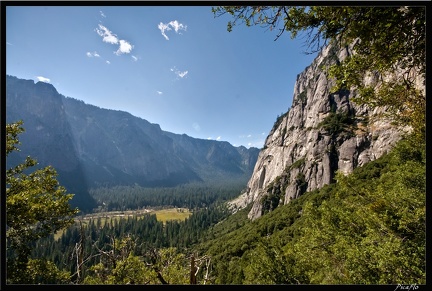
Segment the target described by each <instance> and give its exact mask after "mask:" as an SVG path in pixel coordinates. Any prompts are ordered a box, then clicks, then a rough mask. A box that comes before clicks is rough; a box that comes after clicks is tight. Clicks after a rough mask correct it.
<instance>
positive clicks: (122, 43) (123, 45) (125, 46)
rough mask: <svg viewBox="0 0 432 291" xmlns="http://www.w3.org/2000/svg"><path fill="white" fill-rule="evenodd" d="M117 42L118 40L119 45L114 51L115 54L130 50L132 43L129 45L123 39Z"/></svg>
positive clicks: (126, 52)
mask: <svg viewBox="0 0 432 291" xmlns="http://www.w3.org/2000/svg"><path fill="white" fill-rule="evenodd" d="M119 42H120V47H119V49H118V50H117V51H116V52H115V54H116V55H121V54H128V53H130V52H131V51H132V49H133V45H131V44H130V43H128V42H127V41H125V40H123V39H121V40H120V41H119Z"/></svg>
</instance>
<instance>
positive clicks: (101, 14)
mask: <svg viewBox="0 0 432 291" xmlns="http://www.w3.org/2000/svg"><path fill="white" fill-rule="evenodd" d="M99 13H100V16H102V17H103V18H106V16H105V14H104V13H103V12H102V10H100V11H99Z"/></svg>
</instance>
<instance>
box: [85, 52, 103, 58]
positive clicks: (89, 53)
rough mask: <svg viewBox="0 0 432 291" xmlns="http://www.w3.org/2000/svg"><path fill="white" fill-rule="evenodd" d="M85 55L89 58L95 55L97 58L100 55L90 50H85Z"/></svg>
mask: <svg viewBox="0 0 432 291" xmlns="http://www.w3.org/2000/svg"><path fill="white" fill-rule="evenodd" d="M86 55H87V56H88V57H89V58H91V57H97V58H99V57H100V55H99V54H98V53H97V52H92V53H91V52H87V53H86Z"/></svg>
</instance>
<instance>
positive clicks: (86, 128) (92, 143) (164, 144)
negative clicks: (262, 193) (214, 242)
mask: <svg viewBox="0 0 432 291" xmlns="http://www.w3.org/2000/svg"><path fill="white" fill-rule="evenodd" d="M20 119H21V120H23V121H24V124H23V127H24V128H25V132H24V133H22V134H21V136H20V141H21V143H22V145H21V146H20V149H21V151H20V152H18V153H13V154H11V156H10V157H9V156H8V159H7V166H8V167H10V166H11V165H13V164H17V163H20V162H22V161H23V160H24V159H25V156H27V155H30V156H31V157H33V158H35V159H37V161H38V162H39V166H40V167H42V166H46V165H48V164H50V165H52V166H53V167H54V168H55V169H56V170H57V172H58V173H59V181H60V182H61V183H64V184H66V185H65V186H66V188H67V189H68V190H69V192H79V193H75V194H76V195H75V196H79V197H81V198H83V197H87V198H85V199H84V200H88V201H90V200H91V199H90V198H89V197H88V196H89V195H87V194H86V193H84V192H85V191H83V189H87V190H88V189H90V188H92V187H100V186H117V185H134V184H138V185H140V186H143V187H159V186H163V187H174V186H176V185H180V184H185V183H189V182H203V183H207V182H211V181H221V183H222V182H223V181H224V180H235V181H239V182H242V183H244V184H245V185H246V183H247V180H248V178H249V177H250V175H251V173H252V170H253V166H254V165H255V162H256V159H257V156H258V152H259V149H257V148H254V147H252V148H249V149H246V148H245V147H243V146H240V147H234V146H232V145H231V144H230V143H228V142H223V141H213V140H203V139H197V138H193V137H190V136H188V135H186V134H176V133H171V132H167V131H164V130H162V129H161V127H160V125H159V124H155V123H150V122H149V121H147V120H145V119H143V118H140V117H136V116H133V115H132V114H130V113H128V112H125V111H120V110H112V109H104V108H99V107H98V106H95V105H91V104H86V103H85V102H84V101H81V100H78V99H75V98H72V97H65V96H63V95H61V94H60V93H58V92H57V90H56V89H55V87H54V86H53V85H52V84H49V83H44V82H37V83H34V82H33V81H32V80H25V79H20V78H18V77H15V76H9V75H7V78H6V122H8V123H11V122H15V121H18V120H20ZM79 185H80V186H79ZM88 203H89V204H93V203H91V202H88ZM81 204H82V203H81ZM84 204H85V203H84ZM81 206H83V205H81ZM84 206H85V205H84ZM93 206H94V205H93Z"/></svg>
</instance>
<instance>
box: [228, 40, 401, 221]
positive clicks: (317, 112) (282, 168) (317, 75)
mask: <svg viewBox="0 0 432 291" xmlns="http://www.w3.org/2000/svg"><path fill="white" fill-rule="evenodd" d="M349 54H351V48H344V49H341V50H336V49H334V48H332V47H330V46H329V47H326V48H325V49H324V50H323V51H322V52H321V53H320V54H319V55H318V56H317V58H316V59H315V60H314V61H313V62H312V64H311V65H310V66H309V67H307V68H306V69H305V70H304V71H303V72H302V73H301V74H299V75H298V76H297V81H296V84H295V88H294V97H293V104H292V106H291V108H290V110H289V111H288V112H287V113H285V114H284V115H283V116H281V117H279V118H278V120H277V121H276V123H275V125H274V126H273V129H272V130H271V132H270V133H269V135H268V137H267V139H266V141H265V145H264V147H263V149H262V150H261V151H260V153H259V156H258V160H257V163H256V164H255V168H254V171H253V174H252V177H251V179H250V180H249V182H248V185H247V189H246V190H245V191H244V192H243V193H242V194H241V195H240V196H239V197H238V198H236V199H235V200H233V201H231V202H230V205H231V207H232V209H233V211H236V210H238V209H242V208H244V207H246V206H247V205H249V204H250V203H253V205H252V209H251V210H250V212H249V215H248V217H249V218H250V219H252V220H253V219H256V218H258V217H260V216H261V215H263V214H264V213H265V212H266V211H271V210H272V209H268V208H267V209H265V207H266V206H263V205H264V203H263V201H264V200H265V199H266V197H268V196H269V195H271V193H272V189H270V190H269V188H271V187H274V185H275V184H276V183H279V185H278V187H279V189H282V191H284V193H282V195H280V196H279V203H276V204H277V205H274V203H273V206H272V207H271V208H273V209H274V208H275V207H277V206H278V205H281V204H287V203H289V202H290V200H291V199H295V198H297V197H299V196H300V195H302V194H303V193H305V192H307V191H311V190H314V189H317V188H321V187H322V186H324V185H325V184H330V183H332V182H333V179H334V176H335V173H336V171H337V170H339V171H341V172H342V173H344V174H348V173H351V172H352V171H353V169H354V168H356V167H359V166H362V165H364V164H365V163H367V162H369V161H373V160H375V159H377V158H379V157H380V156H381V155H383V154H384V153H386V152H387V151H388V150H389V149H390V148H391V147H392V146H393V145H394V144H395V142H396V141H397V140H399V139H400V137H401V132H400V131H398V130H397V129H396V128H394V127H392V126H391V125H390V122H389V121H386V120H383V119H379V118H376V117H377V114H378V113H379V111H380V110H374V111H370V110H368V108H367V107H365V106H359V105H356V104H354V103H353V102H351V101H350V99H351V98H352V97H355V96H356V92H355V91H354V90H353V91H348V90H347V91H345V92H340V91H339V92H336V93H334V92H331V88H332V87H333V85H334V83H333V82H332V81H331V80H330V79H329V78H328V77H327V74H326V72H325V68H326V66H327V65H328V64H330V63H332V62H334V61H337V60H342V59H344V58H345V57H346V56H348V55H349ZM369 81H370V82H371V81H373V80H369ZM369 81H368V80H366V82H369ZM335 113H337V114H347V116H350V120H351V122H345V125H343V129H342V130H339V131H337V132H334V131H333V132H332V130H331V129H330V130H329V128H328V127H327V128H326V127H325V126H323V123H324V124H325V123H326V120H325V118H326V117H328V118H327V122H328V119H329V118H330V117H331V116H335ZM374 117H375V118H374ZM281 177H283V179H281ZM276 178H278V179H276ZM275 179H276V180H275ZM281 181H282V182H281ZM273 192H274V191H273Z"/></svg>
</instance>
